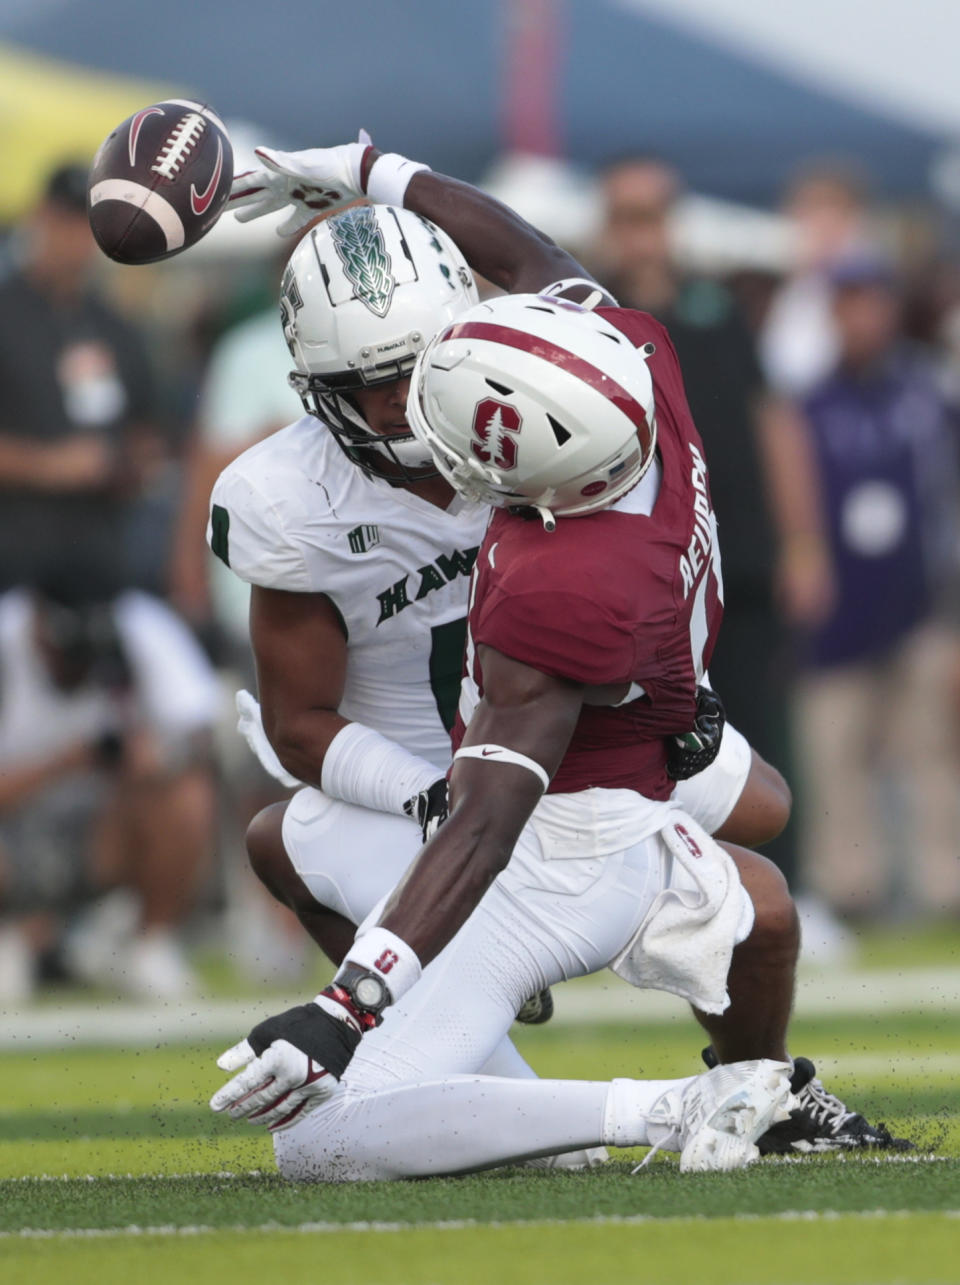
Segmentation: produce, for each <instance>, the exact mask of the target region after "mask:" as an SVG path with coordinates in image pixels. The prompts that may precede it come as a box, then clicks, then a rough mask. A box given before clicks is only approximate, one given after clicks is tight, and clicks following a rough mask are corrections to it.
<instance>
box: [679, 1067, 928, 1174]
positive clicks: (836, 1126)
mask: <svg viewBox="0 0 960 1285" xmlns="http://www.w3.org/2000/svg"><path fill="white" fill-rule="evenodd" d="M701 1056H702V1057H703V1060H704V1062H705V1063H706V1064H707V1066H708V1067H711V1068H712V1067H714V1066H716V1065H717V1055H716V1053H714V1051H713V1048H712V1046H711V1047H708V1048H705V1049H704V1050H703V1053H702V1055H701ZM816 1076H817V1071H816V1067H815V1066H814V1065H813V1063H812V1062H811V1061H810V1059H809V1058H807V1057H795V1058H794V1059H793V1075H792V1076H791V1078H790V1088H791V1091H792V1092H793V1093H794V1094H795V1096H796V1099H797V1105H796V1106H795V1107H794V1109H793V1110H792V1111H791V1112H790V1119H789V1120H783V1121H781V1122H780V1123H779V1124H774V1125H772V1126H771V1127H770V1128H769V1129H768V1130H767V1132H766V1133H765V1134H763V1136H762V1137H761V1138H758V1139H757V1146H758V1148H759V1149H760V1154H761V1155H762V1156H782V1155H789V1154H791V1153H792V1152H794V1151H799V1152H801V1153H803V1154H805V1155H809V1154H811V1153H813V1152H826V1151H855V1150H858V1149H861V1148H864V1147H876V1148H877V1149H878V1150H887V1151H912V1150H913V1143H912V1142H909V1141H908V1140H907V1139H906V1138H895V1137H893V1135H892V1134H891V1132H890V1130H889V1129H888V1128H887V1126H886V1125H885V1124H883V1123H879V1124H870V1122H869V1121H868V1120H866V1119H864V1117H863V1116H862V1115H859V1114H858V1113H857V1112H856V1111H850V1110H848V1108H847V1107H846V1106H844V1104H843V1103H842V1102H841V1101H840V1099H839V1098H838V1097H836V1096H835V1095H834V1094H832V1093H828V1092H827V1090H826V1089H825V1088H824V1087H823V1085H822V1084H821V1082H820V1081H819V1080H818V1079H817V1078H816Z"/></svg>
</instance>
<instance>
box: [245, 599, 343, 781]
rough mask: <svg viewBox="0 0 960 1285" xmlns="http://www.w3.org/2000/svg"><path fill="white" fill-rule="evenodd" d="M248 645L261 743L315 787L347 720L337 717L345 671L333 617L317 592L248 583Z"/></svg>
mask: <svg viewBox="0 0 960 1285" xmlns="http://www.w3.org/2000/svg"><path fill="white" fill-rule="evenodd" d="M250 640H251V643H252V645H253V652H254V657H255V659H256V665H257V683H258V686H259V691H260V703H261V709H262V713H263V726H264V730H265V732H266V734H267V738H268V740H269V741H270V744H271V745H272V746H273V748H274V750H275V751H276V753H277V757H278V758H279V759H280V762H281V763H282V764H283V766H284V767H285V768H286V769H287V771H288V772H291V773H292V774H293V775H294V776H295V777H297V779H298V780H300V781H304V782H306V783H308V784H311V785H319V784H320V774H321V770H322V767H323V759H324V756H325V754H326V752H327V749H328V748H329V746H330V742H331V741H332V740H333V738H334V737H335V736H336V735H337V733H338V732H339V731H340V730H341V729H342V728H343V727H345V726H346V723H347V720H346V719H345V718H343V717H342V715H340V714H339V713H337V708H338V706H339V704H340V701H341V699H342V697H343V685H344V680H345V677H346V672H347V640H346V637H345V635H344V631H343V623H342V621H341V619H340V616H339V614H338V612H337V610H336V608H335V607H334V605H333V603H332V602H331V601H330V599H329V598H328V597H327V596H326V595H325V594H322V593H288V592H286V591H285V590H282V589H264V588H263V587H262V586H260V585H254V586H253V588H252V590H251V594H250ZM305 657H309V658H310V660H309V663H304V658H305Z"/></svg>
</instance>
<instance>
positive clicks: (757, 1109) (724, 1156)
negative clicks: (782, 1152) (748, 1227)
mask: <svg viewBox="0 0 960 1285" xmlns="http://www.w3.org/2000/svg"><path fill="white" fill-rule="evenodd" d="M792 1105H793V1097H792V1095H791V1093H790V1063H789V1062H773V1061H770V1060H769V1059H766V1058H764V1059H761V1060H760V1061H755V1062H730V1063H728V1064H727V1065H725V1066H716V1067H714V1068H713V1069H712V1070H710V1071H708V1072H707V1073H706V1074H705V1075H698V1076H695V1077H694V1078H693V1079H692V1080H690V1081H688V1082H687V1083H686V1084H685V1085H684V1087H683V1088H676V1089H669V1090H667V1092H666V1093H664V1094H663V1095H662V1096H661V1097H660V1098H659V1099H658V1100H657V1102H656V1103H655V1104H654V1107H653V1109H652V1111H651V1112H650V1113H649V1115H648V1132H649V1134H650V1136H652V1137H656V1136H657V1134H658V1133H660V1134H661V1138H660V1141H658V1142H657V1144H656V1145H655V1146H654V1147H653V1148H652V1150H651V1151H649V1152H648V1154H647V1155H646V1157H645V1158H644V1160H643V1162H642V1164H640V1165H638V1166H637V1169H641V1168H643V1167H644V1166H645V1165H646V1164H647V1163H648V1162H649V1161H650V1160H651V1159H652V1158H653V1156H654V1155H656V1153H657V1151H658V1150H660V1148H661V1147H664V1146H666V1147H669V1148H670V1149H671V1150H673V1149H677V1150H679V1152H680V1170H681V1172H682V1173H700V1172H706V1171H708V1170H720V1169H743V1168H745V1166H747V1165H749V1164H752V1163H753V1161H754V1160H756V1159H758V1158H759V1155H760V1151H759V1149H758V1147H757V1139H758V1138H759V1137H761V1135H762V1134H764V1133H766V1132H767V1131H768V1130H769V1129H770V1127H771V1126H772V1125H775V1124H776V1123H778V1122H779V1121H781V1120H787V1119H789V1112H790V1108H791V1107H792ZM637 1169H635V1170H634V1173H636V1172H637Z"/></svg>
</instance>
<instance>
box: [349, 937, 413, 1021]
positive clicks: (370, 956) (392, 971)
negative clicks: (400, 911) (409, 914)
mask: <svg viewBox="0 0 960 1285" xmlns="http://www.w3.org/2000/svg"><path fill="white" fill-rule="evenodd" d="M348 964H359V965H360V967H361V968H368V969H369V970H370V972H372V973H378V974H379V975H380V976H381V977H382V978H383V979H384V981H385V982H386V985H387V990H388V991H389V992H390V1002H391V1003H392V1004H396V1002H397V1000H398V999H400V997H401V996H402V995H406V993H407V991H408V990H409V989H410V987H411V986H415V985H416V983H417V982H418V981H419V980H420V973H421V971H422V969H421V968H420V960H419V959H418V958H417V955H416V952H415V951H414V950H412V949H411V948H410V947H409V946H408V945H407V943H406V942H405V941H403V940H402V938H400V937H398V936H397V934H396V933H392V932H391V931H390V929H389V928H381V927H379V926H377V927H374V928H371V929H370V930H369V931H368V932H365V933H364V934H363V936H362V937H358V938H357V939H356V941H355V942H354V943H353V945H352V946H351V947H350V949H349V950H348V951H347V957H346V959H345V960H344V961H343V964H342V965H341V966H340V969H339V971H338V973H337V976H336V977H335V978H334V979H333V980H334V981H337V980H338V978H339V977H340V973H342V972H343V970H344V968H346V966H347V965H348Z"/></svg>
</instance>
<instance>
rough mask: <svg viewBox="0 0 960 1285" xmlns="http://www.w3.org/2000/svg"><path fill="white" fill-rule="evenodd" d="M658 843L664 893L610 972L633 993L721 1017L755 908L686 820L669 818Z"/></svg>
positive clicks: (725, 856)
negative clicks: (663, 995)
mask: <svg viewBox="0 0 960 1285" xmlns="http://www.w3.org/2000/svg"><path fill="white" fill-rule="evenodd" d="M656 841H657V842H658V843H659V844H660V845H661V849H662V856H663V863H664V873H665V882H666V883H667V884H668V886H667V887H665V888H664V890H663V891H662V892H660V893H658V894H657V896H656V897H655V898H654V901H653V904H652V905H651V907H650V909H649V911H648V912H647V915H646V917H645V918H644V920H643V923H642V924H641V925H640V927H639V928H638V929H637V932H636V933H635V935H634V937H633V939H632V940H631V941H630V942H629V944H628V945H627V946H626V947H625V948H624V950H623V951H621V953H620V954H619V955H618V956H617V957H616V959H614V960H613V961H612V963H611V964H610V967H611V968H612V969H613V971H614V972H615V973H616V974H617V975H618V976H620V977H622V978H623V979H624V980H625V981H628V982H630V984H631V985H632V986H642V987H647V988H651V989H654V990H663V991H670V992H672V993H673V994H674V995H679V996H681V998H683V999H685V1000H688V1001H689V1002H690V1003H691V1004H693V1005H694V1007H696V1008H698V1009H700V1010H701V1012H704V1013H722V1012H723V1011H724V1010H725V1009H726V1008H727V1007H728V1006H729V1004H730V996H729V994H728V993H727V974H728V972H729V971H730V958H731V956H732V954H733V948H734V946H735V945H736V944H737V943H738V942H741V941H743V940H744V938H745V937H747V935H748V934H749V932H750V929H751V928H752V927H753V903H752V902H751V900H750V897H749V895H748V893H747V891H746V889H745V888H744V887H743V885H742V884H741V882H740V875H739V873H738V871H737V867H736V865H735V864H734V861H733V858H732V857H731V856H730V855H729V853H727V852H726V851H725V850H724V849H723V848H721V847H720V845H719V844H718V843H717V842H716V841H715V840H714V839H712V838H711V837H710V835H708V834H707V832H706V831H705V830H704V829H703V827H702V826H700V825H698V824H697V822H696V821H694V819H693V818H692V817H691V816H689V815H687V813H685V812H682V811H679V810H677V811H675V812H673V813H672V815H671V818H670V821H669V823H668V824H667V825H665V826H664V827H663V829H662V830H660V831H659V832H658V834H657V835H656Z"/></svg>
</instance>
